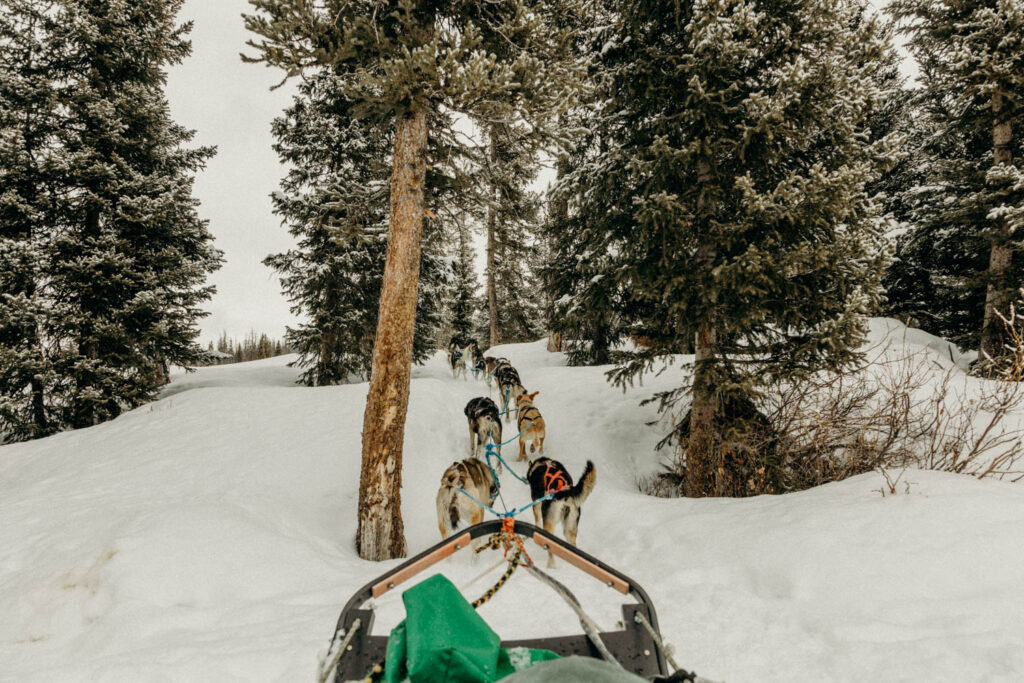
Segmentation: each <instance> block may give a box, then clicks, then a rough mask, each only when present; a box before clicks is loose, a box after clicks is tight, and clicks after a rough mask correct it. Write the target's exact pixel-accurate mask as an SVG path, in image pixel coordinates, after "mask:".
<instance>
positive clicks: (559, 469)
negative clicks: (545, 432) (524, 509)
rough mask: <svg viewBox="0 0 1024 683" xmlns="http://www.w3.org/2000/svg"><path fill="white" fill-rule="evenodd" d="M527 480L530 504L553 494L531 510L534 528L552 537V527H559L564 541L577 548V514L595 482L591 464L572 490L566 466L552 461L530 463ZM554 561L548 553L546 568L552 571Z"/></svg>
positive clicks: (578, 518)
mask: <svg viewBox="0 0 1024 683" xmlns="http://www.w3.org/2000/svg"><path fill="white" fill-rule="evenodd" d="M526 478H527V480H528V481H529V482H530V496H531V497H532V498H533V500H537V499H539V498H543V497H544V496H546V495H548V494H549V493H554V494H555V495H554V497H553V498H551V500H546V501H544V502H543V503H540V504H538V505H534V506H533V520H534V523H535V524H536V525H537V526H543V527H544V530H545V531H547V532H548V533H550V534H553V533H555V525H556V524H558V522H561V523H562V535H563V536H565V540H567V541H569V542H570V543H572V544H573V545H576V531H577V529H579V525H580V511H581V510H582V508H583V502H584V501H585V500H586V499H587V497H588V496H589V495H590V492H591V491H593V490H594V484H595V483H596V482H597V471H596V470H595V469H594V463H593V462H591V461H590V460H588V461H587V466H586V467H585V468H584V469H583V474H582V475H581V476H580V480H579V481H578V482H576V485H575V486H574V485H573V483H572V477H571V476H570V475H569V471H568V470H567V469H565V466H564V465H562V463H560V462H558V461H557V460H552V459H551V458H544V457H541V458H537V459H536V460H534V461H533V462H531V463H530V468H529V470H527V473H526ZM554 564H555V558H554V557H553V556H552V555H551V553H548V566H549V567H553V566H554Z"/></svg>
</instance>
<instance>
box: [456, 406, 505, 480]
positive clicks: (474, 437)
mask: <svg viewBox="0 0 1024 683" xmlns="http://www.w3.org/2000/svg"><path fill="white" fill-rule="evenodd" d="M462 412H464V413H465V414H466V419H467V420H469V454H470V455H472V456H473V457H475V458H479V457H480V449H482V448H484V447H485V446H486V445H487V439H488V438H490V439H491V441H493V442H494V443H495V444H500V443H501V418H499V417H498V406H497V405H495V403H494V401H492V400H491V399H489V398H487V397H486V396H478V397H476V398H474V399H472V400H471V401H470V402H469V403H467V404H466V407H465V409H463V411H462ZM496 450H497V451H498V455H501V446H498V447H497V449H496ZM497 467H499V468H500V467H501V463H498V464H497Z"/></svg>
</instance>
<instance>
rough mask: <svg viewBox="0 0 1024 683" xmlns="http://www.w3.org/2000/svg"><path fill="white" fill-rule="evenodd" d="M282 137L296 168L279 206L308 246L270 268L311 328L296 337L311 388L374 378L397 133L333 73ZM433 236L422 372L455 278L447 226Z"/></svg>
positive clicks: (303, 93) (423, 304)
mask: <svg viewBox="0 0 1024 683" xmlns="http://www.w3.org/2000/svg"><path fill="white" fill-rule="evenodd" d="M273 131H274V135H275V138H276V139H277V143H276V145H275V149H276V150H277V152H278V154H279V155H280V157H281V160H282V161H284V162H285V163H286V164H288V165H289V166H290V167H291V168H290V171H289V173H288V176H287V178H286V179H285V180H284V181H283V183H282V191H281V192H280V193H278V194H276V195H275V196H274V206H275V211H276V212H277V213H278V214H279V215H281V216H282V217H283V218H284V219H285V222H286V223H287V224H288V225H289V231H290V232H291V233H292V234H293V235H294V236H295V237H296V238H297V239H298V246H297V247H296V248H295V249H292V250H290V251H288V252H285V253H283V254H276V255H272V256H269V257H268V258H267V259H266V260H265V261H264V262H265V263H266V264H267V265H268V266H270V267H272V268H274V269H275V270H277V271H278V272H279V273H280V274H281V282H282V286H283V288H284V291H285V294H286V295H287V296H288V297H289V299H290V300H291V301H292V302H293V307H292V310H293V311H294V312H295V313H296V314H297V315H299V316H301V317H303V318H304V319H305V320H306V322H304V323H303V324H302V325H300V326H299V327H296V328H293V329H289V331H288V335H287V336H288V341H289V344H290V345H291V346H293V347H294V348H295V349H296V350H297V351H298V352H299V354H300V357H299V360H298V361H296V364H297V365H298V366H299V367H303V368H305V371H304V372H303V375H302V378H301V379H302V381H303V382H304V383H305V384H308V385H310V386H320V385H326V384H337V383H341V382H346V381H348V379H349V378H350V377H351V376H361V377H363V378H368V377H369V375H370V361H371V355H372V351H373V337H374V332H375V330H376V326H377V312H378V307H379V301H380V288H381V274H382V272H383V267H384V252H385V248H386V245H387V215H388V194H387V192H386V188H387V183H388V178H389V176H390V165H391V164H390V161H391V159H390V150H391V148H392V147H393V138H392V136H391V131H390V129H389V128H388V127H382V126H373V125H366V124H365V123H364V122H363V121H360V120H359V119H358V118H356V117H354V115H353V112H352V102H351V101H350V100H348V99H346V98H345V97H344V94H343V88H342V87H341V85H340V83H339V81H338V78H337V77H336V76H335V75H333V74H332V73H331V72H330V71H329V70H326V71H324V72H323V73H320V74H319V75H317V76H316V77H309V78H307V80H306V81H305V82H304V83H303V84H302V86H301V87H300V89H299V94H298V96H297V97H296V100H295V103H294V104H293V106H292V107H291V108H289V110H288V111H287V112H286V113H285V115H284V116H283V117H281V118H279V119H278V120H276V121H275V122H274V128H273ZM433 175H435V174H432V176H433ZM432 179H433V178H431V180H432ZM433 184H435V185H436V183H433ZM427 231H428V233H427V240H426V242H427V246H426V247H425V248H424V250H423V254H422V255H421V259H422V260H421V266H420V272H421V278H420V287H419V295H418V301H417V312H416V331H415V337H414V348H413V360H414V361H415V362H422V361H424V360H425V359H426V358H427V356H428V354H429V353H430V351H431V350H432V349H433V336H434V334H435V332H436V327H437V324H438V317H439V312H438V311H436V310H435V309H436V307H437V305H438V302H439V299H438V297H436V296H434V290H435V289H436V287H438V286H439V284H438V283H439V281H443V280H444V279H445V278H446V277H447V275H448V268H447V267H446V264H444V263H443V262H442V261H441V259H440V258H439V257H438V254H439V253H440V251H441V249H442V248H443V245H442V244H438V243H437V242H438V237H439V236H438V234H437V233H439V232H440V230H439V226H438V225H437V222H431V223H429V224H428V225H427Z"/></svg>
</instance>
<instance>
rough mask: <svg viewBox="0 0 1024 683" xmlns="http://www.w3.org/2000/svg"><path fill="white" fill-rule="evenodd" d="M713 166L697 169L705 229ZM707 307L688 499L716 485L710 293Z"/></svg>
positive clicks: (702, 256)
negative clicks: (708, 190) (708, 192)
mask: <svg viewBox="0 0 1024 683" xmlns="http://www.w3.org/2000/svg"><path fill="white" fill-rule="evenodd" d="M712 178H713V176H712V172H711V166H710V165H709V164H708V163H707V162H700V163H699V164H698V166H697V181H698V182H699V183H700V185H701V186H702V188H705V189H703V190H702V192H701V195H700V198H699V199H698V200H697V214H698V218H699V220H700V222H701V224H702V225H705V226H706V225H707V224H708V222H709V221H710V219H711V218H712V216H713V215H714V210H715V207H714V205H713V203H712V200H711V199H710V198H709V197H708V196H707V194H706V188H707V187H708V186H709V185H710V183H711V181H712ZM701 237H702V240H703V244H702V245H701V246H700V247H699V248H698V250H697V267H698V268H701V269H702V270H703V271H704V272H705V273H706V274H708V275H709V276H710V273H711V269H712V267H713V266H714V260H715V248H714V245H713V244H711V242H710V239H711V237H710V236H709V235H708V234H707V232H705V234H704V235H702V236H701ZM706 296H707V299H708V306H707V311H706V312H705V314H704V316H703V318H702V319H701V320H700V323H699V325H698V327H697V335H696V339H695V344H694V347H695V348H694V351H695V358H694V368H693V405H692V406H691V408H690V440H689V443H688V444H687V449H686V470H685V478H684V481H683V491H684V493H685V494H686V495H687V496H690V497H693V498H699V497H703V496H708V495H712V494H714V493H715V492H716V490H717V489H718V486H717V485H716V483H715V482H716V480H717V478H718V477H717V476H716V475H717V470H718V469H720V468H719V466H718V463H717V462H716V460H717V453H718V448H717V445H716V443H715V400H714V392H715V388H714V373H713V372H712V368H713V364H714V362H715V356H716V352H717V345H718V330H717V326H716V321H715V315H714V309H715V299H716V297H715V295H714V293H713V292H709V293H707V295H706Z"/></svg>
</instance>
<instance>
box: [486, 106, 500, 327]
mask: <svg viewBox="0 0 1024 683" xmlns="http://www.w3.org/2000/svg"><path fill="white" fill-rule="evenodd" d="M489 135H490V138H491V140H490V150H489V152H488V155H489V156H490V160H491V170H492V171H493V170H494V169H495V166H496V162H497V158H498V140H497V137H498V126H497V125H493V126H491V130H490V133H489ZM490 194H491V205H490V206H488V207H487V315H488V318H490V326H489V327H490V340H489V341H490V346H497V345H498V344H500V343H501V336H500V335H499V334H498V291H497V287H496V285H495V278H496V274H495V272H494V271H495V267H496V266H497V244H496V241H497V234H496V233H497V229H498V206H497V204H498V200H499V199H500V195H499V191H498V184H497V181H495V180H491V192H490Z"/></svg>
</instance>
